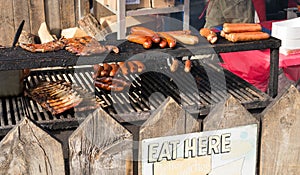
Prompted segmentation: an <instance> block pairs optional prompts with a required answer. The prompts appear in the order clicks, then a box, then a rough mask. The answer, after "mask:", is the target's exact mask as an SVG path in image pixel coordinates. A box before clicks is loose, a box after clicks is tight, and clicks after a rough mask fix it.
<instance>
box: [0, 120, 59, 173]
mask: <svg viewBox="0 0 300 175" xmlns="http://www.w3.org/2000/svg"><path fill="white" fill-rule="evenodd" d="M0 160H1V163H0V174H1V175H7V174H40V175H64V174H65V167H64V159H63V151H62V146H61V144H60V143H59V142H58V141H57V140H55V139H54V138H52V137H51V136H50V135H49V134H48V133H46V132H45V131H43V130H42V129H41V128H39V127H38V126H36V125H35V124H34V123H33V122H32V121H30V119H28V118H24V119H23V120H22V121H21V122H20V123H19V124H18V125H17V126H15V127H14V128H13V129H12V130H11V131H10V132H9V133H8V134H7V135H6V136H5V137H4V138H3V140H2V141H1V142H0Z"/></svg>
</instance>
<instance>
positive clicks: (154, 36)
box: [131, 26, 160, 43]
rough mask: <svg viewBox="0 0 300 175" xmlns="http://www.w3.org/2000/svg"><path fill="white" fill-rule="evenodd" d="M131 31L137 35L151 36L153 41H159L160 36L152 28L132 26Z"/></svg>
mask: <svg viewBox="0 0 300 175" xmlns="http://www.w3.org/2000/svg"><path fill="white" fill-rule="evenodd" d="M131 33H132V34H138V35H144V36H150V37H151V40H152V41H153V42H154V43H159V42H160V37H159V35H158V34H157V33H156V32H154V31H153V30H151V29H148V28H146V27H138V26H137V27H132V28H131Z"/></svg>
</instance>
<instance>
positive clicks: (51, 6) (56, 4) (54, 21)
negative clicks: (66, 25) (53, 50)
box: [45, 0, 61, 37]
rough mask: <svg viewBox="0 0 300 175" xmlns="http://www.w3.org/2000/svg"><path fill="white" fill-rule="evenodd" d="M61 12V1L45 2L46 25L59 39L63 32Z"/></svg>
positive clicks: (48, 0)
mask: <svg viewBox="0 0 300 175" xmlns="http://www.w3.org/2000/svg"><path fill="white" fill-rule="evenodd" d="M60 11H61V8H60V1H59V0H45V15H46V23H47V25H48V27H49V30H50V33H51V34H52V35H53V34H54V35H55V36H57V37H59V36H60V30H61V25H60V24H61V19H60Z"/></svg>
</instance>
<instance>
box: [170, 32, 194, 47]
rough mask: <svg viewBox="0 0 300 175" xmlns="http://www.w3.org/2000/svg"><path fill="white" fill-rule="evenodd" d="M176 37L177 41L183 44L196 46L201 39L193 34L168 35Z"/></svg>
mask: <svg viewBox="0 0 300 175" xmlns="http://www.w3.org/2000/svg"><path fill="white" fill-rule="evenodd" d="M168 34H169V35H171V36H172V37H174V38H175V39H176V40H177V41H179V42H182V43H183V44H188V45H195V44H197V43H198V42H199V38H198V37H197V36H195V35H191V34H180V33H168Z"/></svg>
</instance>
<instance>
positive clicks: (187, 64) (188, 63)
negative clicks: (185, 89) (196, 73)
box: [184, 60, 192, 72]
mask: <svg viewBox="0 0 300 175" xmlns="http://www.w3.org/2000/svg"><path fill="white" fill-rule="evenodd" d="M191 67H192V61H191V60H186V61H185V66H184V71H185V72H190V71H191Z"/></svg>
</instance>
